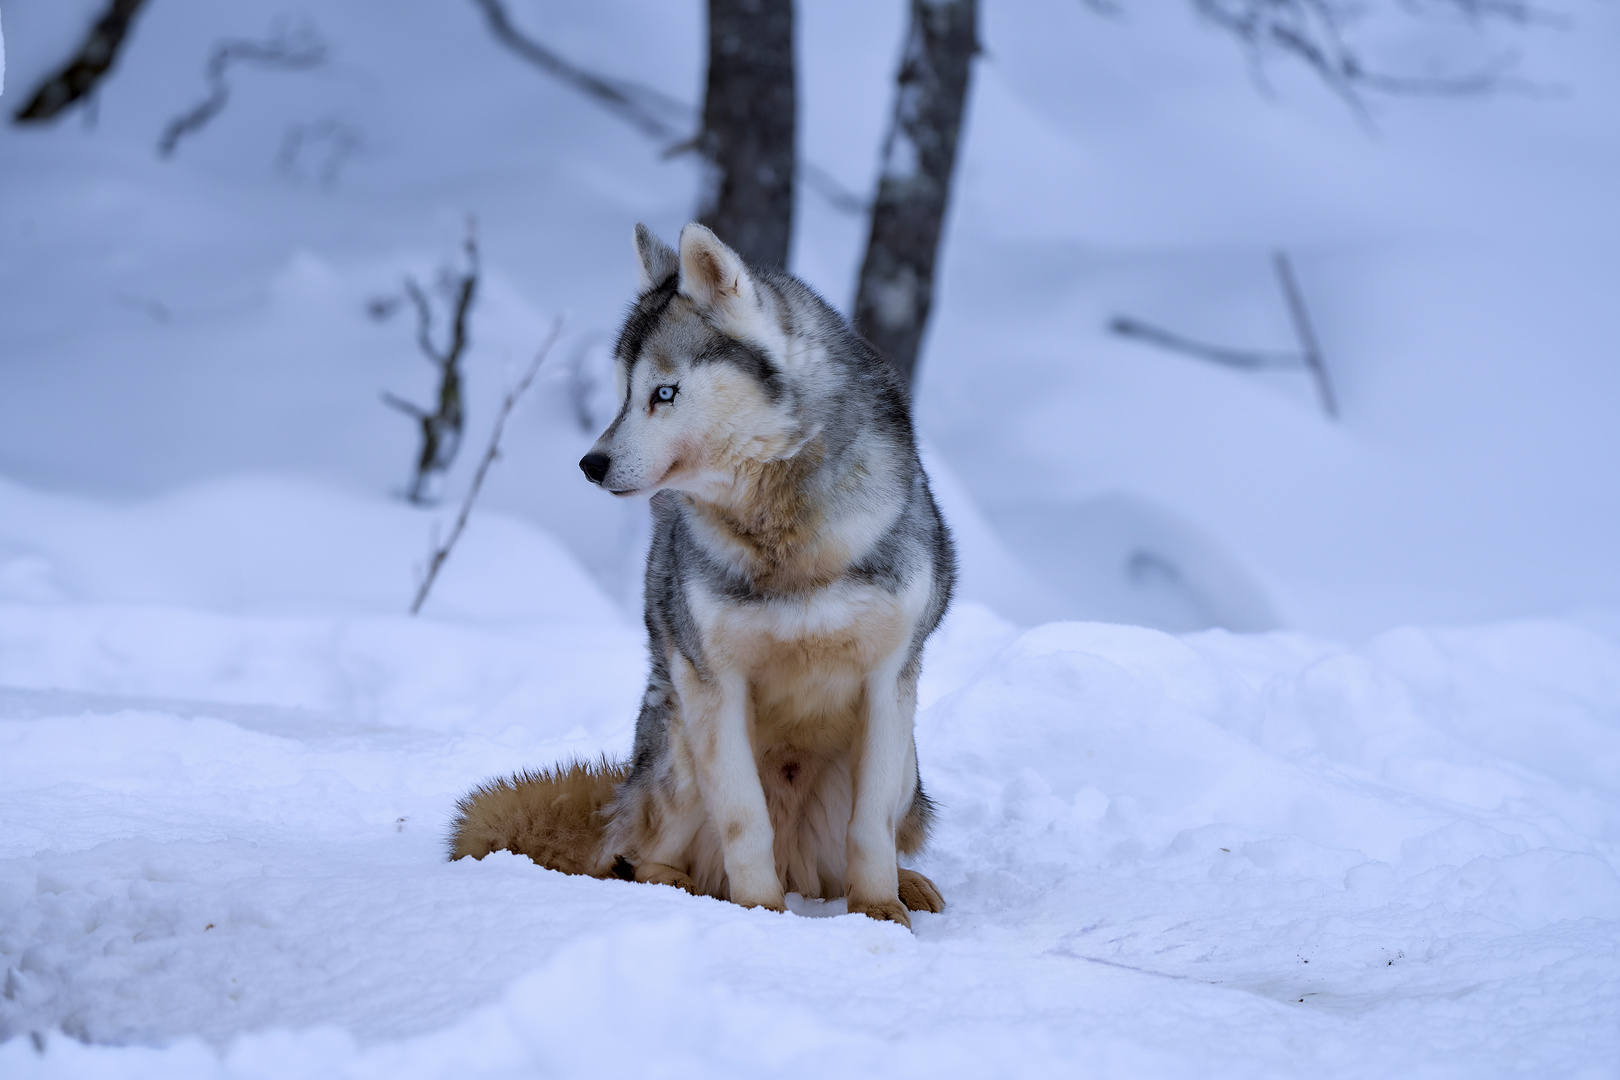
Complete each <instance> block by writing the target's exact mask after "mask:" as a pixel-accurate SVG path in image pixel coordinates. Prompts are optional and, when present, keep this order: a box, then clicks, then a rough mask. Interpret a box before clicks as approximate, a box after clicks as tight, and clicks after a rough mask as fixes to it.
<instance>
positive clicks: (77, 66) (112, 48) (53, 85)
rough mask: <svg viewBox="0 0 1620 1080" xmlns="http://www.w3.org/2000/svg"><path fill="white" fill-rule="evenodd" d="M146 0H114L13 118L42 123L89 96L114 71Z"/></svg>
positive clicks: (21, 121) (21, 122)
mask: <svg viewBox="0 0 1620 1080" xmlns="http://www.w3.org/2000/svg"><path fill="white" fill-rule="evenodd" d="M143 3H145V0H112V2H111V3H109V4H108V5H107V10H106V12H105V13H104V14H103V15H102V16H101V18H100V19H98V20H97V21H96V24H95V26H93V27H91V28H90V35H89V36H88V37H86V38H85V39H84V44H83V45H81V46H79V51H78V52H77V53H76V54H74V57H73V59H71V60H69V61H68V62H67V65H66V66H65V67H63V68H62V70H60V71H58V72H57V73H56V74H55V75H52V76H51V77H50V78H48V79H46V80H45V81H44V82H43V83H41V84H40V87H39V89H38V90H35V91H34V96H33V97H31V98H29V99H28V101H27V103H26V104H24V105H23V107H22V108H20V109H18V110H17V113H16V115H15V116H14V117H13V118H12V119H13V120H14V121H15V122H16V123H19V124H42V123H45V122H47V121H50V120H54V119H55V118H56V117H57V116H58V115H59V114H60V113H61V112H62V110H63V109H66V108H67V107H68V106H70V105H72V104H74V103H75V102H77V101H81V100H83V99H84V98H85V97H86V96H88V95H89V94H90V92H91V91H92V90H94V89H95V88H96V84H97V83H98V82H100V81H101V78H102V76H104V75H106V74H107V72H109V71H111V70H112V66H113V63H114V62H115V61H116V60H117V59H118V50H119V49H120V48H121V47H122V46H123V44H124V37H125V35H126V34H128V33H129V25H130V23H131V22H133V21H134V19H135V15H136V14H137V13H138V12H139V11H140V9H141V5H142V4H143Z"/></svg>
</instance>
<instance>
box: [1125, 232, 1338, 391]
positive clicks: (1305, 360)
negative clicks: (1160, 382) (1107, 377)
mask: <svg viewBox="0 0 1620 1080" xmlns="http://www.w3.org/2000/svg"><path fill="white" fill-rule="evenodd" d="M1271 265H1272V269H1273V270H1274V271H1275V272H1276V275H1277V285H1278V287H1279V288H1280V289H1281V290H1282V294H1283V302H1284V303H1285V304H1286V305H1287V307H1288V318H1289V321H1290V322H1291V323H1292V324H1293V327H1294V336H1295V337H1296V338H1298V340H1299V351H1298V352H1276V351H1272V350H1266V349H1233V348H1228V347H1227V346H1224V345H1211V344H1208V343H1207V342H1203V341H1197V340H1194V339H1193V338H1189V337H1183V336H1182V335H1180V334H1177V333H1174V332H1173V331H1170V330H1165V329H1163V328H1161V327H1157V326H1153V325H1152V324H1150V323H1145V322H1142V321H1141V320H1139V319H1132V318H1129V317H1127V316H1124V315H1119V316H1116V317H1114V318H1113V319H1111V320H1110V321H1109V323H1108V329H1109V330H1111V331H1112V332H1113V333H1115V334H1118V335H1119V336H1120V337H1126V338H1132V339H1134V340H1136V341H1142V342H1146V343H1147V344H1149V345H1157V346H1159V347H1160V348H1161V349H1169V350H1170V351H1171V352H1179V353H1185V354H1186V355H1188V356H1196V357H1198V358H1199V359H1200V360H1208V361H1210V362H1212V363H1216V364H1221V365H1223V366H1225V367H1233V368H1241V369H1243V370H1246V371H1257V370H1261V369H1272V370H1275V369H1278V368H1303V369H1304V370H1305V371H1306V373H1307V374H1309V375H1310V377H1311V381H1312V382H1313V383H1315V385H1316V395H1317V399H1318V400H1319V401H1320V402H1321V405H1322V412H1323V413H1324V414H1326V416H1327V417H1328V419H1330V420H1337V419H1338V418H1339V404H1338V399H1337V398H1336V397H1335V395H1334V393H1333V383H1332V380H1331V379H1329V377H1328V370H1327V364H1326V362H1325V361H1324V360H1323V359H1322V349H1321V346H1320V345H1318V343H1317V340H1316V330H1315V328H1314V327H1313V326H1312V325H1311V318H1310V313H1309V311H1308V310H1307V309H1306V307H1305V297H1304V295H1303V294H1302V293H1301V292H1300V290H1299V282H1298V281H1297V280H1296V279H1295V277H1294V267H1293V264H1292V263H1291V262H1289V259H1288V255H1287V253H1286V252H1282V251H1277V252H1273V253H1272V256H1271Z"/></svg>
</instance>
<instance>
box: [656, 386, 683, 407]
mask: <svg viewBox="0 0 1620 1080" xmlns="http://www.w3.org/2000/svg"><path fill="white" fill-rule="evenodd" d="M680 389H681V388H680V387H678V386H672V385H670V384H668V383H665V384H664V385H663V386H660V387H658V388H657V389H656V390H654V391H653V396H652V403H653V404H654V405H658V404H666V405H667V404H668V403H669V402H671V401H674V400H675V395H676V394H678V393H680Z"/></svg>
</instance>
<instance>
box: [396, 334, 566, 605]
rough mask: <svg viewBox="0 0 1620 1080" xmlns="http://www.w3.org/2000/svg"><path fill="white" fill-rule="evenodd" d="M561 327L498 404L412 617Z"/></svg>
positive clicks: (457, 534) (463, 523) (456, 536)
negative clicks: (485, 444) (508, 422)
mask: <svg viewBox="0 0 1620 1080" xmlns="http://www.w3.org/2000/svg"><path fill="white" fill-rule="evenodd" d="M562 326H563V320H562V316H560V315H559V316H558V317H557V318H556V320H555V321H553V322H552V324H551V333H550V334H549V335H548V336H547V337H546V340H545V342H544V344H542V345H541V346H540V351H539V352H537V353H535V355H534V360H533V361H532V362H531V363H530V364H529V369H528V370H527V371H525V372H524V373H523V377H522V378H521V379H519V380H518V381H517V382H516V384H514V385H513V386H512V388H511V389H510V390H508V391H507V392H506V397H505V398H504V399H503V400H502V401H501V411H500V412H499V413H497V414H496V415H495V430H494V431H492V432H490V436H489V447H488V448H487V449H486V450H485V451H484V456H483V459H482V460H480V461H479V462H478V470H477V471H476V472H474V473H473V478H472V486H471V487H469V488H468V489H467V497H466V498H465V499H463V500H462V501H461V512H460V513H458V514H457V515H456V523H455V524H454V525H453V526H451V528H450V535H449V536H448V537H447V538H446V539H445V541H444V544H443V545H442V546H441V545H439V544H437V543H435V544H434V548H433V555H432V557H431V558H430V559H429V560H428V566H427V572H426V573H424V574H423V575H422V584H421V586H420V587H419V588H418V589H417V590H416V599H415V600H414V601H413V602H412V603H411V614H412V615H415V614H416V613H417V612H419V611H421V610H422V604H423V603H424V602H426V600H427V597H428V591H429V590H430V589H432V588H433V580H434V579H435V578H437V577H438V576H439V568H440V567H442V566H443V565H444V563H445V560H446V559H448V558H449V557H450V552H451V550H452V549H453V548H454V547H455V546H456V541H457V540H459V539H460V538H461V531H462V530H463V529H465V528H466V527H467V516H468V515H469V514H471V513H472V508H473V503H474V502H475V501H476V500H477V499H478V492H479V490H480V489H482V488H483V486H484V476H485V474H487V473H488V472H489V467H490V466H491V465H492V464H494V462H495V459H496V458H498V457H500V456H501V434H502V433H503V432H504V431H505V430H506V418H507V417H508V416H511V415H512V410H513V409H514V408H515V407H516V406H517V403H518V399H519V398H521V397H523V395H524V394H525V393H526V392H527V391H528V389H529V386H530V384H531V383H533V382H534V377H535V376H536V375H537V374H539V372H540V366H541V365H542V364H544V363H545V362H546V357H547V356H548V355H550V353H551V348H552V346H553V345H555V344H557V338H558V336H559V335H561V334H562Z"/></svg>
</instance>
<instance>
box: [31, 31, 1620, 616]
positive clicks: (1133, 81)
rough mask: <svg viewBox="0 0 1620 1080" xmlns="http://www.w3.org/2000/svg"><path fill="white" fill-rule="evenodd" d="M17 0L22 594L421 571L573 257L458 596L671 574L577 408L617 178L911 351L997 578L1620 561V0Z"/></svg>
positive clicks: (1455, 602)
mask: <svg viewBox="0 0 1620 1080" xmlns="http://www.w3.org/2000/svg"><path fill="white" fill-rule="evenodd" d="M0 19H3V27H4V33H5V39H4V40H5V68H4V94H3V96H0V109H3V112H4V118H5V122H4V124H3V125H0V602H4V601H16V602H25V603H31V604H32V603H52V602H56V601H69V600H90V601H97V602H163V603H171V602H172V603H198V604H202V605H205V606H210V607H216V608H225V609H230V610H243V611H251V612H265V611H281V610H300V611H302V610H309V609H311V608H324V607H331V606H337V607H339V608H341V609H343V610H353V609H356V608H359V609H372V608H375V609H377V610H385V611H395V610H403V608H404V607H405V606H406V605H407V604H408V603H409V600H410V597H411V595H412V593H413V591H414V589H415V586H416V582H417V580H418V577H419V575H420V573H421V572H422V564H423V562H424V561H425V557H426V554H427V552H428V550H429V543H430V537H431V536H433V535H436V533H435V529H438V530H440V533H439V534H440V535H442V530H443V529H444V528H445V527H447V525H448V523H449V519H450V518H452V517H453V516H454V511H455V508H456V507H457V505H458V504H459V503H460V502H461V500H462V498H463V496H464V494H465V493H466V491H467V489H468V486H469V484H470V483H471V479H472V474H473V471H474V469H475V468H476V466H477V464H478V462H479V459H480V457H481V455H482V451H483V448H484V447H485V445H486V443H487V441H488V439H489V435H490V431H491V428H492V426H493V425H494V423H495V421H496V417H497V413H498V405H499V402H500V400H501V398H502V395H503V394H504V393H505V392H506V390H507V389H508V387H510V386H511V385H512V384H513V383H514V382H515V381H516V379H517V378H518V376H519V374H520V373H521V371H522V370H523V368H525V367H526V365H527V364H528V363H529V361H530V360H531V358H532V357H533V356H534V355H535V353H536V350H537V349H538V348H539V347H540V345H541V343H542V342H543V341H544V340H545V338H546V336H547V334H548V331H549V328H550V327H551V325H552V320H553V318H554V317H555V316H557V315H558V314H561V313H566V321H565V323H564V329H563V333H562V336H561V339H560V340H559V341H558V343H557V345H556V347H555V349H554V350H553V351H552V353H551V356H550V357H549V359H548V360H547V362H546V364H545V366H544V367H543V368H542V369H541V372H540V376H539V379H538V381H537V383H536V385H535V388H534V389H533V391H532V392H531V393H530V395H529V396H528V397H527V398H526V399H525V401H524V402H523V403H522V405H521V406H520V407H519V408H518V410H517V411H516V413H515V414H514V416H513V418H512V420H511V422H510V424H509V425H508V429H507V432H506V435H505V439H504V443H503V452H502V456H501V459H500V460H499V461H498V462H497V463H496V464H495V466H494V467H493V469H492V470H491V472H490V474H489V479H488V482H487V483H486V485H485V487H484V489H483V493H482V495H481V496H480V501H479V503H478V510H477V511H476V512H475V515H474V518H473V523H472V526H471V527H470V528H469V530H468V533H467V540H466V542H465V545H466V546H465V547H464V548H463V549H461V550H458V552H457V554H456V556H455V559H454V560H453V564H452V566H451V568H450V570H447V573H446V577H445V579H444V582H443V585H442V588H441V589H440V591H439V592H438V593H436V594H435V601H434V602H435V603H436V604H438V605H439V607H438V613H439V614H440V615H442V616H444V617H450V618H454V617H460V616H467V617H477V618H480V619H489V618H500V617H503V616H510V617H513V618H519V617H526V616H529V615H533V614H534V613H535V612H537V611H546V610H556V611H557V613H558V614H559V616H561V615H564V614H566V613H567V612H568V611H570V610H573V609H574V608H575V607H577V606H578V605H587V606H589V605H592V604H598V605H607V606H616V607H618V608H620V609H621V610H624V611H626V612H629V613H632V614H633V613H634V611H635V609H636V606H637V603H638V600H637V590H638V589H639V563H640V557H641V555H640V553H641V548H642V545H643V544H644V541H645V535H646V522H645V518H646V508H645V505H644V504H638V505H634V506H626V505H624V504H621V503H618V502H616V501H614V500H611V499H608V498H606V497H604V496H603V495H602V494H601V492H599V491H597V490H595V489H594V488H592V487H591V486H590V485H588V484H586V483H585V482H584V480H583V479H582V478H581V477H580V475H579V472H578V469H577V466H576V464H575V463H576V462H577V460H578V458H579V456H580V454H581V453H582V452H583V451H584V449H585V448H586V447H587V446H588V445H589V444H590V442H591V441H592V440H593V439H594V437H595V435H596V434H597V433H598V431H599V430H600V428H601V427H602V426H603V425H604V424H605V423H606V421H607V420H608V419H609V418H610V416H611V414H612V411H613V408H614V402H613V400H612V377H611V370H610V363H609V349H610V347H611V341H612V335H613V334H614V332H615V330H616V327H617V322H618V320H619V318H620V317H621V315H622V313H623V311H624V309H625V307H626V305H627V303H628V302H629V300H630V299H631V296H632V293H633V290H634V284H635V275H634V270H633V262H632V259H631V247H630V235H631V229H632V226H633V225H634V224H635V223H636V222H645V223H647V224H648V225H649V226H651V227H652V228H653V229H654V230H655V231H657V232H658V233H660V234H661V235H663V236H664V237H665V238H666V239H667V240H673V239H674V238H675V236H676V234H677V232H678V231H679V229H680V227H681V225H682V224H683V223H684V222H686V221H688V220H691V219H693V218H696V217H698V216H700V215H701V216H703V218H704V219H705V220H707V221H710V222H712V223H715V224H716V227H717V229H719V231H721V233H722V236H723V237H724V238H726V239H728V240H729V241H730V242H732V243H734V244H736V245H737V246H738V247H739V248H741V249H743V250H744V251H745V253H748V254H751V255H752V256H753V257H755V258H757V259H760V260H762V261H770V262H777V263H780V264H782V265H785V266H786V267H787V268H788V269H789V270H791V271H792V272H793V273H796V274H798V275H800V276H802V277H803V278H805V279H806V280H807V281H809V282H810V283H811V284H812V285H814V286H815V287H816V288H817V289H818V290H820V291H821V292H822V293H823V295H825V296H826V297H827V298H828V299H829V300H830V301H831V302H832V303H833V304H834V305H835V306H837V307H839V308H840V309H841V310H844V311H847V312H852V313H856V314H858V315H859V316H860V320H861V328H862V329H863V331H864V332H867V333H869V334H870V335H872V336H873V337H874V340H879V341H880V344H883V345H884V347H885V350H886V351H889V352H891V353H892V354H893V357H892V358H895V359H897V361H901V362H903V363H904V366H913V362H914V367H913V370H912V373H911V374H912V379H913V392H914V398H915V411H916V416H917V421H918V425H919V429H920V432H921V434H922V438H923V441H924V443H925V452H926V456H927V460H928V463H929V467H930V472H931V474H932V476H933V479H934V482H935V485H936V489H937V490H938V493H939V494H940V496H941V500H942V502H943V503H944V505H945V508H946V511H947V516H948V518H949V519H950V521H951V522H952V524H953V526H954V527H955V529H956V531H957V534H958V537H959V540H960V543H961V546H962V550H963V561H964V580H963V595H964V597H965V598H966V599H968V600H972V601H978V602H979V603H981V604H983V605H984V606H986V607H988V608H990V609H992V610H994V611H995V612H997V613H999V614H1000V615H1001V616H1002V617H1004V618H1006V619H1008V620H1010V621H1012V622H1015V623H1018V624H1024V625H1028V624H1033V623H1036V622H1041V621H1046V620H1050V619H1058V618H1085V619H1100V620H1108V621H1119V622H1134V623H1140V624H1143V625H1148V626H1154V627H1159V628H1163V629H1168V630H1174V631H1188V630H1195V629H1199V628H1204V627H1211V626H1221V627H1227V628H1230V629H1233V630H1240V631H1250V630H1264V629H1272V628H1293V629H1300V630H1305V631H1310V632H1313V633H1319V634H1325V635H1330V636H1347V637H1356V636H1361V635H1365V634H1368V633H1371V632H1372V631H1374V630H1377V629H1379V628H1383V627H1389V626H1393V625H1397V624H1402V623H1408V622H1428V623H1434V622H1456V621H1473V620H1483V619H1490V618H1498V617H1507V616H1516V615H1525V614H1537V613H1547V614H1551V613H1566V612H1577V611H1588V610H1595V609H1603V608H1614V607H1616V606H1620V484H1617V483H1616V479H1617V477H1616V466H1617V463H1620V423H1617V422H1616V413H1617V406H1620V363H1617V361H1620V355H1617V353H1620V347H1617V345H1616V343H1617V342H1620V300H1617V296H1620V261H1617V259H1616V257H1615V252H1616V250H1617V247H1620V212H1617V209H1616V199H1615V193H1616V191H1617V190H1620V124H1617V123H1616V122H1615V103H1616V102H1620V66H1617V65H1616V64H1615V62H1614V60H1615V57H1616V55H1617V51H1616V47H1617V46H1620V7H1617V6H1616V5H1615V4H1614V3H1612V2H1608V0H1548V2H1547V3H1546V4H1545V5H1537V6H1534V7H1531V6H1528V5H1521V4H1519V3H1517V2H1516V0H1416V2H1413V3H1397V2H1393V0H1391V2H1389V3H1384V2H1379V0H1368V2H1365V3H1359V4H1355V5H1351V4H1348V3H1338V2H1336V0H1117V2H1116V3H1111V4H1109V3H1103V2H1101V0H1098V2H1093V3H1087V2H1083V0H1018V2H1014V0H982V2H980V3H978V4H973V3H964V2H962V0H948V2H936V3H924V2H923V0H914V2H913V3H911V4H910V5H908V4H906V3H902V2H900V0H892V2H886V3H870V2H861V3H856V2H831V0H819V2H817V3H814V4H809V3H806V4H799V5H797V6H796V7H795V6H794V5H791V4H789V3H785V2H782V0H769V2H767V0H752V2H749V0H715V2H714V3H711V4H709V5H707V6H706V5H704V4H699V3H690V2H689V3H670V2H667V0H666V2H656V3H655V2H650V0H649V2H644V3H635V2H628V0H604V2H599V3H592V4H564V3H560V2H553V0H502V2H496V0H440V2H436V3H431V4H429V3H410V4H401V3H397V2H392V3H390V2H383V0H332V2H329V3H325V4H320V5H300V4H298V3H296V2H289V0H231V2H229V3H220V2H217V0H213V2H208V0H145V2H138V0H137V2H132V0H3V2H0ZM964 28H965V30H964ZM975 46H976V48H975ZM953 100H954V101H955V102H957V103H958V104H957V105H955V106H953V104H952V102H953ZM953 108H959V112H960V116H959V118H958V117H957V116H956V115H955V113H953V111H952V110H953ZM470 219H471V220H472V221H474V222H475V224H473V225H470V224H469V221H470ZM897 282H898V283H900V284H897ZM897 289H898V290H900V291H898V292H897V291H896V290H897ZM857 297H861V298H862V305H864V306H862V305H858V304H857ZM896 297H899V299H898V300H897V299H896ZM930 297H931V300H932V304H931V307H930V306H929V304H928V303H927V302H926V301H927V300H928V299H929V298H930ZM858 308H859V310H857V309H858ZM424 313H426V316H427V319H426V323H427V327H428V330H427V334H426V337H425V339H423V340H419V336H420V335H419V329H420V326H421V325H422V321H423V315H424ZM458 316H459V320H458ZM458 321H459V323H460V324H461V326H462V329H463V330H464V331H465V335H464V336H465V343H464V345H459V346H458V345H457V344H456V338H455V336H454V334H453V326H454V325H455V324H456V323H457V322H458ZM884 335H888V336H887V337H885V336H884ZM447 366H448V367H453V368H454V370H455V372H456V374H457V375H458V376H459V381H458V382H457V383H456V385H455V386H453V387H451V388H450V390H449V391H447V390H446V387H445V384H444V383H445V380H444V375H445V371H446V368H447ZM451 391H453V393H452V392H451ZM384 394H389V395H393V399H392V401H391V402H390V401H385V400H384V397H383V395H384ZM447 394H448V395H449V396H448V397H447ZM452 399H453V400H452ZM413 410H415V411H414V412H413ZM430 417H437V420H436V421H435V422H436V423H437V422H441V421H442V423H441V424H440V428H439V429H436V430H438V431H439V435H440V436H442V437H441V438H440V440H439V443H438V444H437V445H436V447H434V448H432V449H433V453H431V454H427V455H424V452H423V445H422V438H423V430H424V427H425V424H426V418H430ZM452 421H453V422H452ZM429 459H431V460H429ZM424 461H428V465H429V467H428V468H427V469H426V470H425V474H424V472H423V470H422V469H421V468H419V466H420V465H421V464H422V463H423V462H424ZM413 493H414V494H415V495H416V496H417V498H416V500H414V501H412V500H411V499H410V498H409V497H408V496H410V495H411V494H413ZM559 546H560V548H564V549H566V553H567V554H566V556H564V555H563V554H562V553H560V552H559V551H558V548H559ZM553 556H555V557H553ZM559 560H563V561H564V562H567V563H568V565H571V566H573V567H575V568H577V570H578V572H577V573H575V572H574V571H573V570H570V571H568V572H567V573H564V572H563V571H560V570H559V569H558V567H559V566H560V565H562V564H563V562H560V561H559ZM564 578H566V582H564V581H563V580H562V579H564Z"/></svg>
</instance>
